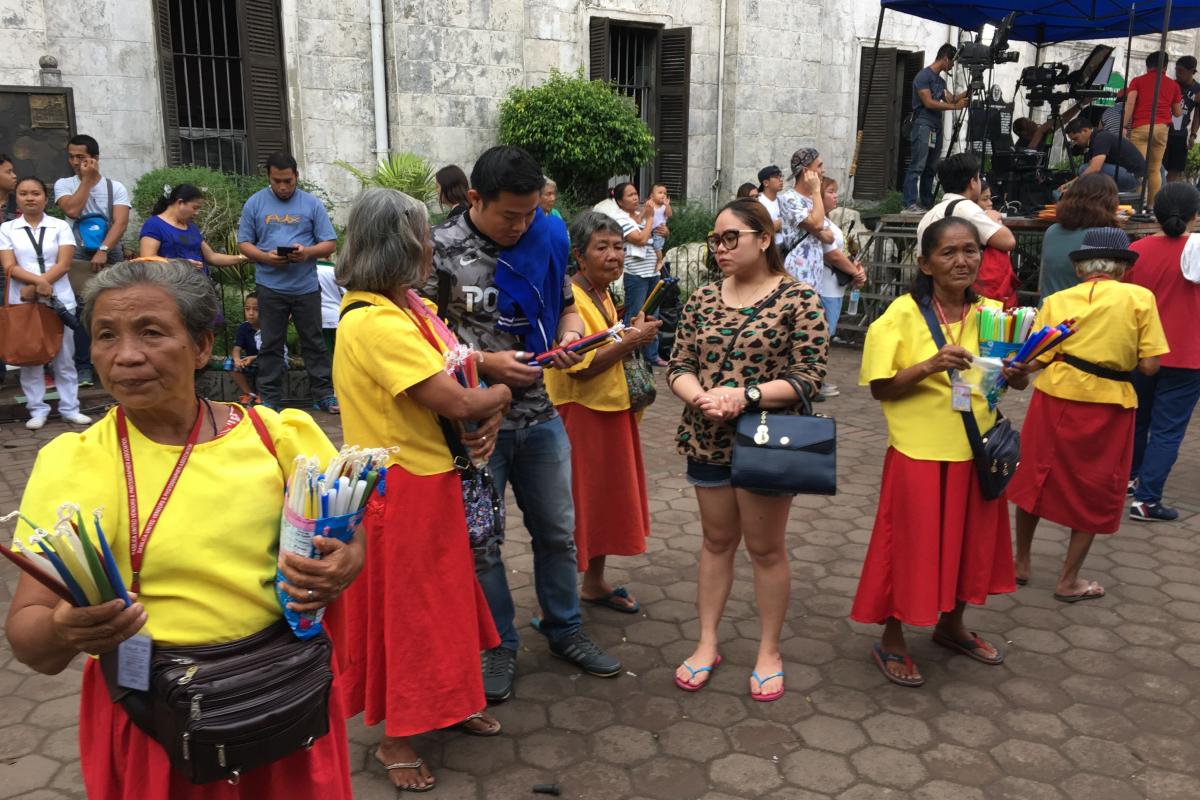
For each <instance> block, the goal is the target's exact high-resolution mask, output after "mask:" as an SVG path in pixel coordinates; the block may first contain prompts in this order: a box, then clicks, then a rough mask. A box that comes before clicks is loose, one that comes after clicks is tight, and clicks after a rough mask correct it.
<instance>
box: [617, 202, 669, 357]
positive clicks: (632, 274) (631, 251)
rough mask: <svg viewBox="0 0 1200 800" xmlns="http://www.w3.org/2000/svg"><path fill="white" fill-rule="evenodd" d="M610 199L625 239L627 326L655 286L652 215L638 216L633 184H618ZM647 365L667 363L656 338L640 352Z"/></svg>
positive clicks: (623, 282) (655, 269) (624, 278)
mask: <svg viewBox="0 0 1200 800" xmlns="http://www.w3.org/2000/svg"><path fill="white" fill-rule="evenodd" d="M612 199H613V200H614V201H615V202H616V204H617V209H618V210H617V212H616V213H615V214H613V215H612V217H613V218H614V219H615V220H616V221H617V222H618V223H620V225H621V233H622V235H624V237H625V274H624V277H623V278H622V288H623V289H624V294H625V317H624V322H625V324H626V325H628V324H630V322H632V321H633V318H634V317H636V316H637V315H638V312H639V311H641V308H642V304H643V303H645V302H646V298H647V297H648V296H649V295H650V290H651V289H653V288H654V284H656V283H657V282H658V259H657V257H656V256H655V253H654V247H653V246H652V245H651V243H650V238H651V237H652V236H653V235H654V214H653V213H643V214H642V216H641V217H637V216H635V215H636V214H637V209H638V204H639V202H640V200H639V198H638V190H637V187H636V186H634V185H633V184H632V183H618V184H617V185H616V186H614V187H613V188H612ZM643 352H644V353H645V355H646V361H647V363H649V364H650V365H652V366H656V367H665V366H666V365H667V362H666V361H665V360H663V359H662V358H661V357H660V356H659V355H658V337H657V336H656V337H654V339H653V340H651V341H650V342H649V343H648V344H647V345H646V347H645V350H644V351H643Z"/></svg>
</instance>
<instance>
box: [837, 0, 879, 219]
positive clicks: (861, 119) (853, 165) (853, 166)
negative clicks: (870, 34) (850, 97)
mask: <svg viewBox="0 0 1200 800" xmlns="http://www.w3.org/2000/svg"><path fill="white" fill-rule="evenodd" d="M886 10H887V8H886V7H884V6H883V5H882V4H881V5H880V6H879V21H878V22H877V23H875V46H874V47H873V48H872V49H871V69H870V71H869V72H868V73H867V92H866V94H865V95H864V96H863V99H862V108H861V109H859V112H858V130H857V131H855V133H854V157H853V158H851V159H850V176H849V177H850V191H849V192H847V194H848V195H849V196H851V197H853V196H854V176H855V174H857V172H858V151H859V148H860V147H861V146H862V138H863V126H864V125H866V124H867V107H868V106H869V105H870V104H871V89H872V88H873V86H872V84H874V83H875V61H876V60H877V59H878V58H879V38H880V37H881V36H882V35H883V12H884V11H886Z"/></svg>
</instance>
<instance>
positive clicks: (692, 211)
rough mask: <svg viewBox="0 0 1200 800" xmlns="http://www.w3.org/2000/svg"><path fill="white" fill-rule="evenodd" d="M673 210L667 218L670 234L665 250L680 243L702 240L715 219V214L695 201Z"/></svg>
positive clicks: (714, 222) (710, 229) (711, 227)
mask: <svg viewBox="0 0 1200 800" xmlns="http://www.w3.org/2000/svg"><path fill="white" fill-rule="evenodd" d="M674 211H675V213H674V214H673V215H672V216H671V218H670V219H669V220H667V227H668V228H670V230H671V235H670V236H668V237H667V245H666V248H665V249H666V250H670V249H671V248H672V247H678V246H679V245H681V244H691V243H692V242H703V241H704V239H705V237H707V236H708V234H709V233H711V232H712V229H713V225H715V224H716V221H717V217H716V214H714V213H713V212H711V211H709V210H708V209H707V208H704V207H703V206H701V205H698V204H696V203H690V204H688V205H686V206H683V207H682V208H676V209H675V210H674Z"/></svg>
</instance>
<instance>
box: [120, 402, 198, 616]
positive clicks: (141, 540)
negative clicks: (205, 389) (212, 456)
mask: <svg viewBox="0 0 1200 800" xmlns="http://www.w3.org/2000/svg"><path fill="white" fill-rule="evenodd" d="M200 412H201V409H200V401H199V400H197V401H196V422H195V424H194V425H192V432H191V433H190V434H188V438H187V443H186V444H184V446H183V452H182V453H180V454H179V460H178V461H176V462H175V469H173V470H172V471H171V475H170V477H168V478H167V483H166V485H165V486H163V490H162V494H161V495H159V496H158V502H157V503H155V504H154V510H153V511H151V512H150V518H149V519H147V520H146V529H145V530H143V531H141V532H140V533H139V532H138V528H139V525H138V499H137V483H136V482H135V481H134V479H133V451H132V450H130V448H129V428H128V426H127V425H126V424H125V410H124V409H123V408H121V407H120V406H117V438H118V441H119V442H120V445H121V462H122V464H123V466H124V467H125V495H126V498H127V499H128V501H129V563H130V566H131V567H132V568H133V581H132V583H131V584H130V587H129V588H130V589H131V590H132V591H135V592H137V591H140V588H141V587H140V583H139V577H140V575H141V572H142V557H143V556H144V555H145V553H146V543H147V542H149V541H150V534H152V533H154V528H155V526H156V525H158V518H159V517H161V516H162V513H163V509H164V508H166V507H167V501H168V500H170V499H171V494H172V493H173V492H174V491H175V486H176V484H178V483H179V477H180V476H181V475H182V474H183V468H184V467H186V466H187V462H188V458H189V457H190V456H191V455H192V448H194V447H195V446H196V440H197V439H199V438H200V423H201V421H202V420H203V416H202V415H201V413H200Z"/></svg>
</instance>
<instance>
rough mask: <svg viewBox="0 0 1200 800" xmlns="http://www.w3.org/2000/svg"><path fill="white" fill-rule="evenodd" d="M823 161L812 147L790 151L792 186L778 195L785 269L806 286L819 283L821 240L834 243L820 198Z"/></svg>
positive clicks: (821, 268)
mask: <svg viewBox="0 0 1200 800" xmlns="http://www.w3.org/2000/svg"><path fill="white" fill-rule="evenodd" d="M823 177H825V162H824V161H822V160H821V155H820V153H818V152H817V150H816V148H813V147H802V148H800V149H799V150H797V151H796V152H795V153H792V180H793V181H794V182H795V184H794V185H793V186H792V188H791V189H788V190H787V191H785V192H783V193H782V194H781V195H779V219H780V222H781V223H782V226H781V230H780V233H781V235H782V237H783V242H782V245H783V252H784V253H785V254H786V257H785V258H784V261H783V266H784V269H786V270H787V273H788V274H789V275H791V276H792V277H793V278H794V279H796V280H798V281H800V282H801V283H807V284H808V285H809V286H812V287H817V286H820V285H821V276H822V273H824V271H825V253H824V250H823V248H822V245H824V244H833V231H831V230H830V229H829V226H828V225H827V224H826V223H827V220H826V218H825V203H824V200H823V199H822V198H821V178H823Z"/></svg>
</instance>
